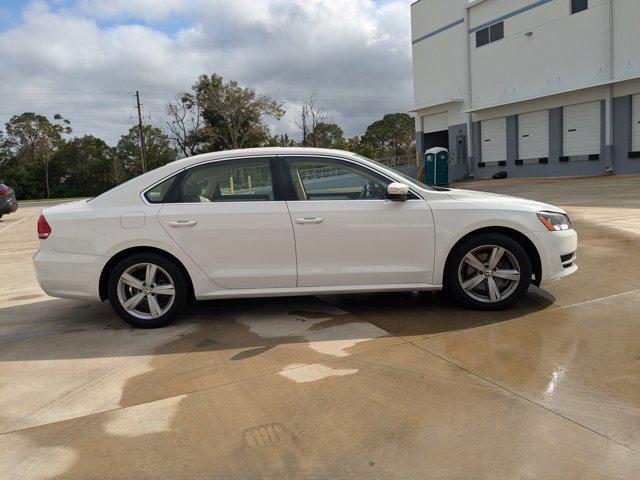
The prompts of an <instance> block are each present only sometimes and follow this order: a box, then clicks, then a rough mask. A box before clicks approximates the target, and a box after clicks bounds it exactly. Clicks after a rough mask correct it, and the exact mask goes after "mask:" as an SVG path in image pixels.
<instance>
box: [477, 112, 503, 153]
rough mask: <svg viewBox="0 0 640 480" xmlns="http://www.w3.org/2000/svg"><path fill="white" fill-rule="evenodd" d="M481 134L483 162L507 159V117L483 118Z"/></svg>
mask: <svg viewBox="0 0 640 480" xmlns="http://www.w3.org/2000/svg"><path fill="white" fill-rule="evenodd" d="M480 135H481V137H482V143H481V145H482V161H483V162H485V163H489V162H500V161H504V160H506V159H507V119H506V118H505V117H500V118H494V119H492V120H483V121H482V123H481V124H480Z"/></svg>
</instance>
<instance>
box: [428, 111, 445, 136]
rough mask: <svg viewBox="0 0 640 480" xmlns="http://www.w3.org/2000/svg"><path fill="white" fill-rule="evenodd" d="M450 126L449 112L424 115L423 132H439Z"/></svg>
mask: <svg viewBox="0 0 640 480" xmlns="http://www.w3.org/2000/svg"><path fill="white" fill-rule="evenodd" d="M448 128H449V116H448V114H447V112H442V113H435V114H433V115H425V116H423V117H422V133H431V132H439V131H442V130H447V129H448Z"/></svg>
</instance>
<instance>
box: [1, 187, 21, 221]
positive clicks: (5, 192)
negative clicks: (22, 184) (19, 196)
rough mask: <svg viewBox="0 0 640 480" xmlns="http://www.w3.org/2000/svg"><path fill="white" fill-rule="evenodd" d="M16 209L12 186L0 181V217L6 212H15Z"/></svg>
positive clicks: (14, 193) (16, 204)
mask: <svg viewBox="0 0 640 480" xmlns="http://www.w3.org/2000/svg"><path fill="white" fill-rule="evenodd" d="M17 209H18V201H17V200H16V192H14V191H13V188H11V187H8V186H7V185H5V184H4V183H2V182H0V218H2V216H3V215H6V214H7V213H13V212H15V211H16V210H17Z"/></svg>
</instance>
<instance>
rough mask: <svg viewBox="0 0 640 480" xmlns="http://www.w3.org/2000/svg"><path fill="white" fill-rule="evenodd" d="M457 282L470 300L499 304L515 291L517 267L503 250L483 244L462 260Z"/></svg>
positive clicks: (511, 257) (517, 281)
mask: <svg viewBox="0 0 640 480" xmlns="http://www.w3.org/2000/svg"><path fill="white" fill-rule="evenodd" d="M458 281H459V282H460V286H461V287H462V289H463V290H464V292H465V293H466V294H467V295H469V296H470V297H471V298H473V299H475V300H477V301H479V302H484V303H496V302H500V301H502V300H505V299H506V298H507V297H509V296H510V295H511V294H513V292H514V291H515V290H516V289H517V288H518V285H519V284H520V265H519V264H518V261H517V260H516V258H515V256H514V255H513V254H512V253H511V252H510V251H509V250H507V249H506V248H504V247H500V246H497V245H482V246H479V247H476V248H474V249H473V250H471V251H470V252H469V253H467V254H466V255H465V256H464V257H463V258H462V261H461V262H460V265H459V266H458Z"/></svg>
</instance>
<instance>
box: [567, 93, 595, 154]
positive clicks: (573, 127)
mask: <svg viewBox="0 0 640 480" xmlns="http://www.w3.org/2000/svg"><path fill="white" fill-rule="evenodd" d="M562 122H563V130H562V155H565V156H571V155H592V154H596V153H600V102H589V103H581V104H579V105H571V106H569V107H564V108H563V110H562Z"/></svg>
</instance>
